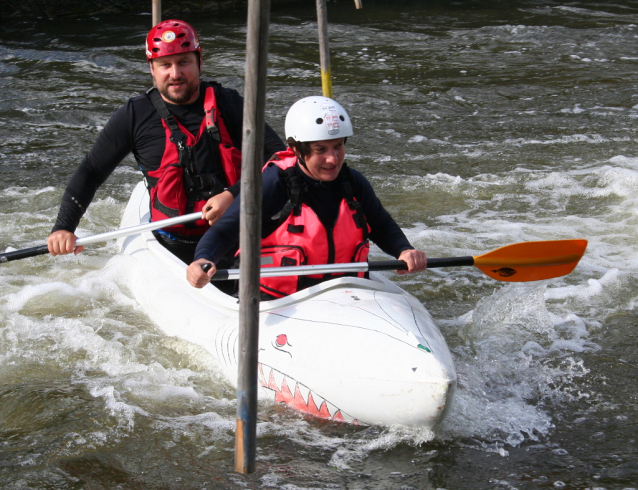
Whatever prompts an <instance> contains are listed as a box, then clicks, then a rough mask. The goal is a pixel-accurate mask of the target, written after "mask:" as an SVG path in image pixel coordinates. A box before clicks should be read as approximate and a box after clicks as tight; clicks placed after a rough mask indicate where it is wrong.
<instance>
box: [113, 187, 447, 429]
mask: <svg viewBox="0 0 638 490" xmlns="http://www.w3.org/2000/svg"><path fill="white" fill-rule="evenodd" d="M148 220H149V214H148V194H147V192H146V189H145V188H144V186H143V184H142V183H140V184H138V186H137V187H136V188H135V190H134V192H133V193H132V195H131V199H130V201H129V203H128V205H127V208H126V210H125V212H124V216H123V218H122V227H130V226H136V225H139V224H141V223H145V222H148ZM119 245H120V250H121V253H123V254H126V255H128V256H130V257H131V258H132V259H133V262H132V263H133V264H134V267H135V273H133V274H129V284H128V287H129V288H130V290H131V292H132V294H133V296H134V297H135V299H136V300H137V301H138V302H139V303H140V304H141V305H142V306H143V307H144V309H145V310H146V312H147V313H148V315H149V316H150V318H151V319H152V320H153V321H154V322H155V323H156V324H157V325H158V326H159V328H160V329H161V330H162V331H163V332H164V333H165V334H167V335H174V336H177V337H179V338H182V339H184V340H186V341H189V342H192V343H194V344H197V345H199V346H201V347H203V348H204V349H205V350H206V351H207V352H209V353H210V354H211V356H212V357H213V358H214V359H215V361H216V363H217V365H218V367H219V369H220V371H221V373H222V374H223V376H224V377H225V378H226V379H227V380H228V382H229V383H230V384H231V385H232V386H234V387H236V386H237V370H238V343H239V305H238V301H237V298H234V297H232V296H229V295H227V294H224V293H223V292H221V291H220V290H219V289H218V288H217V287H215V286H214V285H212V284H209V285H207V286H206V287H204V288H202V289H196V288H193V287H191V286H190V285H189V284H188V282H187V281H186V265H185V264H184V263H183V262H181V261H180V260H179V259H177V258H176V257H175V256H173V255H172V254H171V253H170V252H168V251H167V250H166V249H165V248H164V247H162V246H161V245H160V244H159V243H158V242H157V240H155V238H154V236H153V234H152V233H151V232H143V233H139V234H136V235H132V236H128V237H126V238H122V239H120V240H119ZM258 385H259V387H260V392H259V398H260V399H269V400H272V401H274V402H277V403H285V404H286V405H288V406H290V407H292V408H294V409H296V410H300V411H302V412H304V413H306V414H309V415H312V416H316V417H320V418H324V419H330V420H336V421H344V422H350V423H355V424H375V425H376V424H380V425H393V424H401V425H406V426H415V427H429V428H432V427H434V426H435V425H436V424H437V423H439V422H440V421H441V420H442V419H443V417H444V415H445V413H446V410H447V408H448V407H449V405H450V403H451V400H452V397H453V392H454V389H455V386H456V373H455V370H454V364H453V361H452V356H451V354H450V352H449V350H448V347H447V344H446V342H445V340H444V338H443V336H442V335H441V332H440V331H439V329H438V328H437V326H436V325H435V323H434V322H433V320H432V318H431V317H430V315H429V313H428V311H427V310H426V309H425V308H424V307H423V305H422V304H421V303H420V302H419V301H418V300H416V299H415V298H414V297H412V296H411V295H409V294H408V293H406V292H405V291H403V290H402V289H400V288H399V287H397V286H396V285H395V284H393V283H392V282H391V281H389V280H387V279H386V278H385V277H383V276H382V275H380V274H377V273H371V274H370V279H361V278H351V277H348V278H339V279H333V280H330V281H326V282H324V283H322V284H319V285H317V286H313V287H311V288H308V289H305V290H303V291H299V292H298V293H295V294H293V295H291V296H287V297H285V298H280V299H277V300H273V301H264V302H262V303H260V313H259V367H258Z"/></svg>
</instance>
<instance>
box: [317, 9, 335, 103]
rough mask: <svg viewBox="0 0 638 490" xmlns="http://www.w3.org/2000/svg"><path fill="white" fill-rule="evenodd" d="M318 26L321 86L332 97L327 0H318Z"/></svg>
mask: <svg viewBox="0 0 638 490" xmlns="http://www.w3.org/2000/svg"><path fill="white" fill-rule="evenodd" d="M317 27H318V29H319V58H320V60H321V87H322V89H323V95H324V96H325V97H330V98H332V74H331V72H330V46H329V40H328V12H327V7H326V0H317Z"/></svg>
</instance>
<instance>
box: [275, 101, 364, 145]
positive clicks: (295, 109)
mask: <svg viewBox="0 0 638 490" xmlns="http://www.w3.org/2000/svg"><path fill="white" fill-rule="evenodd" d="M353 134H354V133H353V132H352V123H351V122H350V117H349V116H348V113H347V112H346V110H345V109H344V108H343V107H341V104H339V103H338V102H335V101H334V100H332V99H329V98H328V97H321V96H312V97H306V98H304V99H301V100H298V101H297V102H295V103H294V104H293V105H292V106H291V107H290V109H288V114H286V139H288V138H293V139H294V140H295V141H298V142H300V143H303V142H308V141H323V140H334V139H337V138H347V137H348V136H352V135H353Z"/></svg>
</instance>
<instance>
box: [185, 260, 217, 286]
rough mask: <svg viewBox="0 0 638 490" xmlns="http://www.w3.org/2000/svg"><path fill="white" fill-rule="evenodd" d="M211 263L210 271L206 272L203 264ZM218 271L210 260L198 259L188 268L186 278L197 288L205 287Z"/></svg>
mask: <svg viewBox="0 0 638 490" xmlns="http://www.w3.org/2000/svg"><path fill="white" fill-rule="evenodd" d="M204 264H210V265H211V268H210V269H209V270H208V272H204V271H203V270H202V265H204ZM216 271H217V268H216V267H215V264H213V263H212V262H211V261H210V260H206V259H197V260H196V261H195V262H192V263H191V265H189V266H188V267H187V269H186V279H187V280H188V282H189V284H190V285H191V286H193V287H196V288H203V287H204V286H206V284H208V283H209V282H210V278H211V277H213V274H215V272H216Z"/></svg>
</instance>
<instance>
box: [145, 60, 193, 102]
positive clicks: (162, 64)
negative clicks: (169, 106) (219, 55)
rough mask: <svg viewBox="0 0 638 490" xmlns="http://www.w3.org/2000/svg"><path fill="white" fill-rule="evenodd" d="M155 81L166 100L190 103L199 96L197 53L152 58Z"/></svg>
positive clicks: (152, 71) (152, 73)
mask: <svg viewBox="0 0 638 490" xmlns="http://www.w3.org/2000/svg"><path fill="white" fill-rule="evenodd" d="M149 66H150V69H151V75H152V76H153V82H154V83H155V86H156V87H157V90H159V93H160V94H161V95H162V98H163V99H164V100H165V101H166V102H170V103H173V104H178V105H183V104H190V103H192V102H195V101H196V100H197V97H198V96H199V57H198V55H197V53H195V52H190V53H181V54H171V55H169V56H161V57H159V58H155V59H153V60H151V63H150V64H149Z"/></svg>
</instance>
